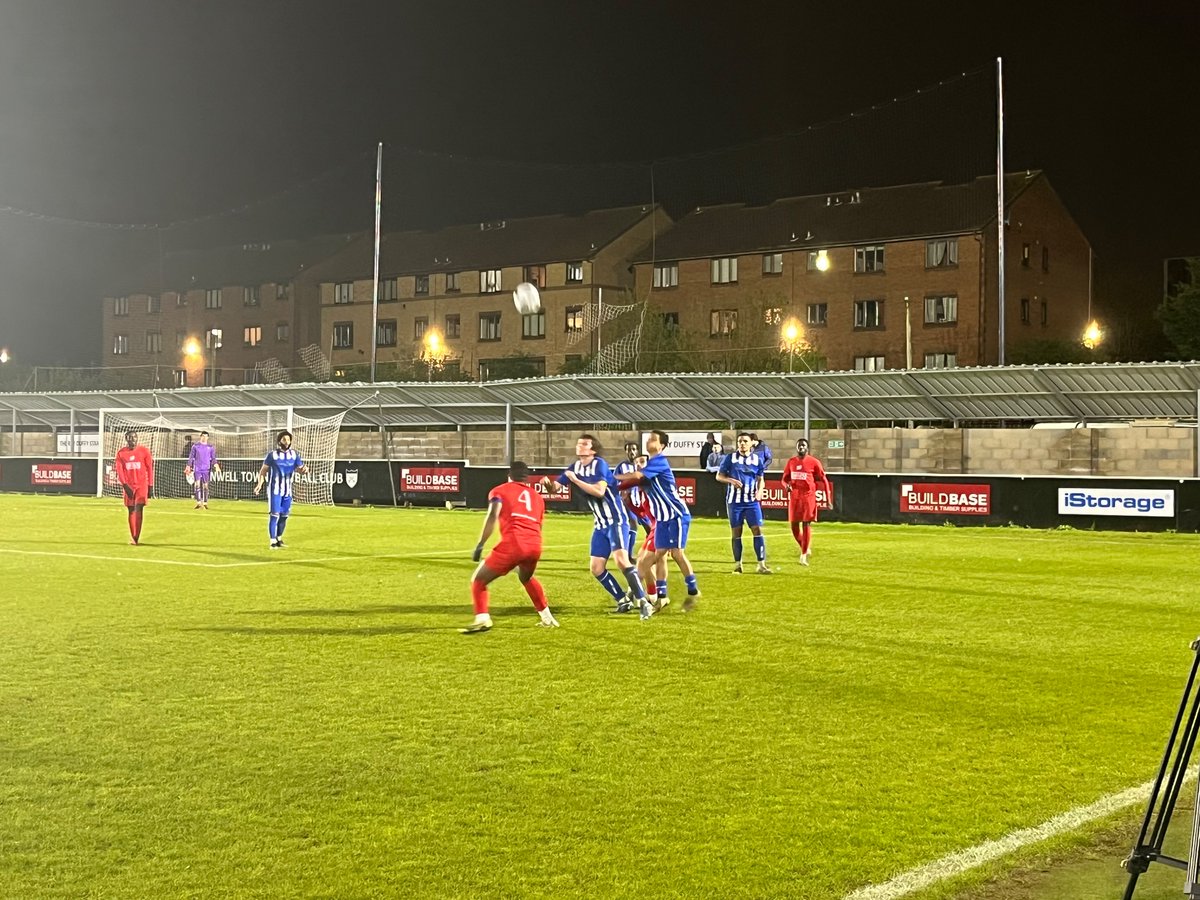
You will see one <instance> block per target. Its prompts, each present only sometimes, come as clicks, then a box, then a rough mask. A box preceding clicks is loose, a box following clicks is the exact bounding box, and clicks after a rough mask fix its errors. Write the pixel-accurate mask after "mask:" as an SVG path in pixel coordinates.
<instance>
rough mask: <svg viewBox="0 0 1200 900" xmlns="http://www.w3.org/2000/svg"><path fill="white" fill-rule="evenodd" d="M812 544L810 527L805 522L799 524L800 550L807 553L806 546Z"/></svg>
mask: <svg viewBox="0 0 1200 900" xmlns="http://www.w3.org/2000/svg"><path fill="white" fill-rule="evenodd" d="M811 545H812V528H810V527H809V524H808V523H807V522H805V523H804V524H803V525H801V526H800V552H801V553H807V552H808V548H809V547H810V546H811Z"/></svg>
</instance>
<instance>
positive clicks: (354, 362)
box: [310, 206, 670, 380]
mask: <svg viewBox="0 0 1200 900" xmlns="http://www.w3.org/2000/svg"><path fill="white" fill-rule="evenodd" d="M669 226H670V219H669V218H668V217H667V215H666V214H665V213H664V212H663V211H662V210H661V209H660V208H657V207H651V206H632V207H624V208H620V209H606V210H596V211H593V212H589V213H587V214H585V215H580V216H561V215H554V216H539V217H532V218H524V219H508V220H504V221H497V222H485V223H475V224H471V225H461V226H454V227H450V228H445V229H442V230H439V231H431V232H422V231H411V232H396V233H390V234H385V235H383V236H382V239H381V242H380V269H379V272H380V274H379V281H380V284H379V313H378V316H379V321H378V328H377V338H378V342H377V348H376V354H377V357H376V359H377V363H378V364H380V365H384V366H386V365H387V364H389V363H398V364H400V365H402V366H411V364H412V363H413V361H414V360H425V359H427V358H428V356H429V351H430V349H431V348H432V349H433V351H434V356H435V358H437V361H438V363H439V364H440V365H442V366H444V367H445V368H448V369H451V370H458V371H459V372H461V373H462V374H464V375H466V376H468V377H471V378H479V379H483V380H486V379H487V378H489V377H496V376H497V374H502V371H503V366H504V363H503V362H502V361H506V360H508V361H511V359H512V358H513V357H515V356H520V357H523V358H524V359H523V360H522V362H523V363H525V365H526V368H528V369H529V370H530V374H535V373H541V374H550V375H553V374H557V373H558V372H559V371H560V370H561V369H562V367H563V366H564V365H567V364H569V363H570V362H572V361H573V360H577V359H581V358H583V357H585V356H587V355H588V354H590V353H591V352H593V351H594V349H595V347H594V346H593V344H592V343H591V342H592V339H593V336H592V335H591V334H586V333H585V331H586V329H585V328H584V315H585V310H586V308H587V306H588V304H589V303H593V302H596V301H597V300H598V299H600V297H601V294H602V295H603V298H604V300H605V301H606V302H608V301H609V300H617V299H618V298H620V297H621V296H623V294H624V292H627V291H629V290H631V289H632V287H633V276H632V274H631V270H630V261H631V260H632V259H633V258H634V257H635V255H636V254H637V252H638V251H639V250H640V249H641V248H642V247H644V246H646V245H648V244H649V243H650V242H651V238H652V237H653V236H654V234H655V233H656V232H658V233H661V232H662V231H663V230H664V229H666V228H668V227H669ZM373 253H374V246H373V238H372V236H370V235H365V236H363V237H361V238H359V239H357V240H355V241H353V242H352V243H351V244H349V245H347V246H346V247H345V248H344V249H343V251H342V252H340V253H338V254H337V255H335V256H333V257H331V258H330V259H328V260H326V261H324V262H322V263H321V264H319V265H318V266H316V267H314V270H313V272H312V273H310V275H311V276H312V277H315V278H316V279H317V280H318V282H319V294H320V323H321V325H320V335H321V346H322V349H323V350H324V352H325V354H326V355H327V356H328V357H329V358H330V360H331V362H332V364H333V367H334V369H335V371H340V372H342V373H343V374H344V375H346V376H352V375H354V374H357V373H359V372H365V371H369V365H370V362H371V321H372V289H373V284H374V283H373V275H372V270H373V264H374V263H373ZM523 281H528V282H531V283H533V284H535V285H537V286H538V288H539V291H540V294H541V298H542V310H541V312H540V313H538V314H537V315H532V316H521V315H519V314H518V313H517V311H516V309H515V308H514V306H513V300H512V290H513V288H515V287H516V286H517V284H519V283H520V282H523ZM435 333H436V336H437V343H436V344H431V343H430V339H431V338H432V336H433V335H434V334H435ZM443 356H444V358H442V357H443ZM415 371H416V372H417V373H418V374H419V373H420V372H421V371H422V369H421V365H420V364H418V365H417V367H416V369H415Z"/></svg>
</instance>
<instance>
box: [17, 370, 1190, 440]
mask: <svg viewBox="0 0 1200 900" xmlns="http://www.w3.org/2000/svg"><path fill="white" fill-rule="evenodd" d="M1198 391H1200V363H1196V362H1187V363H1136V364H1112V365H1063V366H1010V367H1003V368H994V367H993V368H974V369H919V370H913V371H900V370H896V371H884V372H872V373H865V372H802V373H796V374H792V375H787V374H776V373H770V374H741V373H739V374H724V373H714V374H679V375H674V374H650V375H594V376H593V375H579V376H560V377H556V378H534V379H524V380H518V381H494V382H486V383H483V384H479V383H475V382H460V383H444V382H443V383H437V382H435V383H425V382H414V383H404V384H397V383H380V384H375V385H369V384H334V383H329V384H270V385H246V386H241V387H228V388H190V389H188V388H185V389H175V390H162V391H95V392H76V393H69V392H64V393H7V394H0V429H5V428H7V427H9V426H10V424H11V422H12V420H13V415H14V412H15V416H16V421H17V423H18V424H41V425H44V426H53V427H67V426H68V425H69V424H70V423H71V422H72V421H73V422H74V423H75V424H76V426H77V427H88V426H94V425H95V423H96V422H97V420H98V414H99V410H101V409H113V408H122V407H123V408H151V407H156V408H159V409H161V410H162V411H163V412H164V414H166V415H168V416H171V417H173V418H179V419H181V420H187V422H188V424H189V427H202V426H203V425H204V424H205V417H209V420H210V421H216V417H217V416H218V415H220V416H223V417H228V416H229V415H230V414H228V413H224V412H221V413H218V412H217V410H218V409H219V408H221V407H231V406H249V407H254V406H292V407H294V408H295V410H296V412H297V413H299V414H301V415H305V416H309V417H321V416H326V415H331V414H333V413H336V412H340V411H342V410H348V412H347V415H346V419H345V422H346V424H348V425H358V426H378V425H380V424H384V425H388V426H400V427H409V428H412V427H443V426H476V425H479V426H502V425H504V423H505V421H506V419H507V418H508V417H509V416H511V421H512V422H513V423H514V424H517V425H561V426H573V425H579V426H585V425H591V424H607V425H617V426H623V425H626V424H629V423H637V424H638V425H641V426H648V425H654V424H662V425H664V426H672V427H673V426H678V425H689V424H691V425H699V424H705V423H709V422H722V423H723V422H734V423H738V422H748V421H787V420H791V421H800V420H803V418H804V415H805V404H806V402H807V405H808V412H809V414H810V417H811V418H812V419H826V420H834V421H835V422H839V423H846V422H901V421H908V420H912V421H914V422H921V423H960V422H1001V421H1010V422H1024V421H1039V422H1049V421H1065V422H1072V421H1076V422H1078V421H1124V420H1133V419H1183V420H1187V421H1194V420H1195V419H1196V410H1197V392H1198Z"/></svg>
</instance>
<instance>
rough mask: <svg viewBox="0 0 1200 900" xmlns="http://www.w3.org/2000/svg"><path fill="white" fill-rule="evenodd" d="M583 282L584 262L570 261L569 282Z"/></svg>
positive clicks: (568, 268)
mask: <svg viewBox="0 0 1200 900" xmlns="http://www.w3.org/2000/svg"><path fill="white" fill-rule="evenodd" d="M582 283H583V263H582V262H569V263H567V284H582Z"/></svg>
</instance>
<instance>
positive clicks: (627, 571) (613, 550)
mask: <svg viewBox="0 0 1200 900" xmlns="http://www.w3.org/2000/svg"><path fill="white" fill-rule="evenodd" d="M599 452H600V446H599V444H598V443H597V441H596V439H595V438H594V437H593V436H592V435H590V434H581V435H580V436H579V440H577V441H576V442H575V455H576V456H578V457H579V458H578V459H577V460H576V461H575V462H573V463H571V465H569V466H567V468H566V469H565V470H563V473H562V474H561V475H559V476H558V478H556V479H555V480H553V481H551V480H550V479H549V478H543V479H542V483H543V484H544V485H545V486H546V487H547V488H548V489H550V490H552V491H554V492H555V493H558V491H559V490H560V489H561V487H560V486H561V485H567V484H569V485H574V486H575V487H576V488H577V489H579V490H580V491H582V492H583V495H584V498H585V499H586V500H587V504H588V506H589V507H590V508H591V510H592V516H593V517H594V519H595V521H596V524H595V528H594V529H593V530H592V564H591V571H592V575H593V576H594V577H595V579H596V580H597V581H598V582H600V586H601V587H603V588H604V589H605V590H606V591H608V593H609V595H610V596H611V597H612V598H613V600H615V601H616V604H617V612H622V613H624V612H629V611H630V610H632V609H633V604H634V603H635V602H636V603H638V604H641V602H642V601H643V600H645V599H646V591H645V589H644V588H643V587H642V580H641V579H640V578H639V577H638V572H637V569H636V568H635V567H634V565H633V563H632V562H631V561H630V559H629V550H628V549H627V547H626V544H627V542H628V540H629V517H628V516H627V515H626V513H625V506H624V504H622V502H621V496H620V494H619V493H618V491H617V487H616V483H615V482H614V481H613V475H612V470H611V469H610V468H609V467H608V463H606V462H605V461H604V460H603V459H601V458H600V457H599V456H598V455H597V454H598V453H599ZM609 557H612V559H613V561H614V562H616V564H617V567H618V568H620V570H621V572H622V573H623V574H624V575H625V580H626V581H627V582H628V583H629V592H630V596H631V598H632V600H629V599H626V597H625V591H623V590H622V589H621V585H620V583H618V581H617V579H616V578H615V577H614V576H613V574H612V573H611V572H610V571H608V560H609Z"/></svg>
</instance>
